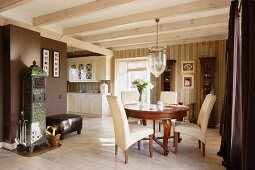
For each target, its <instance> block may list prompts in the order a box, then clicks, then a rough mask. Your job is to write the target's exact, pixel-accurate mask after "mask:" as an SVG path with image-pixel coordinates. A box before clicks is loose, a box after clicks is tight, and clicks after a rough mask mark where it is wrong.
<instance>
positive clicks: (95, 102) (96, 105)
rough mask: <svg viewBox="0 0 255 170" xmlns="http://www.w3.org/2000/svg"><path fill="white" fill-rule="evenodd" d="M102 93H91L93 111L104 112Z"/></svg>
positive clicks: (96, 112) (93, 112) (95, 112)
mask: <svg viewBox="0 0 255 170" xmlns="http://www.w3.org/2000/svg"><path fill="white" fill-rule="evenodd" d="M101 103H102V95H97V94H91V113H92V114H98V115H99V114H101V113H102V107H101Z"/></svg>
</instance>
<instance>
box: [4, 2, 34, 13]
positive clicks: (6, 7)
mask: <svg viewBox="0 0 255 170" xmlns="http://www.w3.org/2000/svg"><path fill="white" fill-rule="evenodd" d="M31 1H33V0H1V1H0V12H4V11H7V10H10V9H12V8H15V7H18V6H20V5H23V4H26V3H29V2H31Z"/></svg>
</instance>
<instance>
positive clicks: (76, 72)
mask: <svg viewBox="0 0 255 170" xmlns="http://www.w3.org/2000/svg"><path fill="white" fill-rule="evenodd" d="M67 63H68V81H69V82H98V81H100V80H110V78H111V74H110V73H111V69H110V66H111V57H108V56H92V57H80V58H69V59H68V62H67Z"/></svg>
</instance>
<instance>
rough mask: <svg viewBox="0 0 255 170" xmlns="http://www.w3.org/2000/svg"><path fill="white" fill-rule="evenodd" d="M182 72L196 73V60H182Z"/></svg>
mask: <svg viewBox="0 0 255 170" xmlns="http://www.w3.org/2000/svg"><path fill="white" fill-rule="evenodd" d="M181 64H182V65H181V68H182V70H181V72H182V73H183V74H186V73H195V61H194V60H193V61H182V63H181Z"/></svg>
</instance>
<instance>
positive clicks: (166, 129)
mask: <svg viewBox="0 0 255 170" xmlns="http://www.w3.org/2000/svg"><path fill="white" fill-rule="evenodd" d="M163 127H164V138H163V149H164V155H165V156H167V155H168V153H169V151H168V138H169V136H170V131H171V122H170V120H163Z"/></svg>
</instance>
